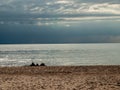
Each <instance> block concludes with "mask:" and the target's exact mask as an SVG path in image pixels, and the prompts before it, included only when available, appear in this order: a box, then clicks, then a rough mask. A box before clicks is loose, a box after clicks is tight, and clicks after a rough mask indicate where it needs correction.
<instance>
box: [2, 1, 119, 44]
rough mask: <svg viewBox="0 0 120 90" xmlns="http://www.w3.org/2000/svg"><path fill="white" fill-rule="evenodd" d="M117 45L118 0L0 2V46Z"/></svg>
mask: <svg viewBox="0 0 120 90" xmlns="http://www.w3.org/2000/svg"><path fill="white" fill-rule="evenodd" d="M119 42H120V0H0V44H26V43H29V44H30V43H119Z"/></svg>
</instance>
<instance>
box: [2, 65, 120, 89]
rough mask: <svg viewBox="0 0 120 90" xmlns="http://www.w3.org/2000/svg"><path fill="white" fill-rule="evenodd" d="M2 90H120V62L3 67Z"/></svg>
mask: <svg viewBox="0 0 120 90" xmlns="http://www.w3.org/2000/svg"><path fill="white" fill-rule="evenodd" d="M0 89H1V90H120V65H107V66H105V65H103V66H102V65H101V66H22V67H0Z"/></svg>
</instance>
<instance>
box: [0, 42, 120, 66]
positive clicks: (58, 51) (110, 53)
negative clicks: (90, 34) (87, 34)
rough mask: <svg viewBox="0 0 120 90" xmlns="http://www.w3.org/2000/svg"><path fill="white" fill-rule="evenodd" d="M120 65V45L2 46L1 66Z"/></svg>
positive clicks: (0, 53) (0, 50)
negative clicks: (32, 63)
mask: <svg viewBox="0 0 120 90" xmlns="http://www.w3.org/2000/svg"><path fill="white" fill-rule="evenodd" d="M31 62H35V63H39V64H40V63H42V62H44V63H45V64H47V65H49V66H51V65H62V66H63V65H120V43H109V44H25V45H20V44H18V45H0V66H23V65H29V64H31Z"/></svg>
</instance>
